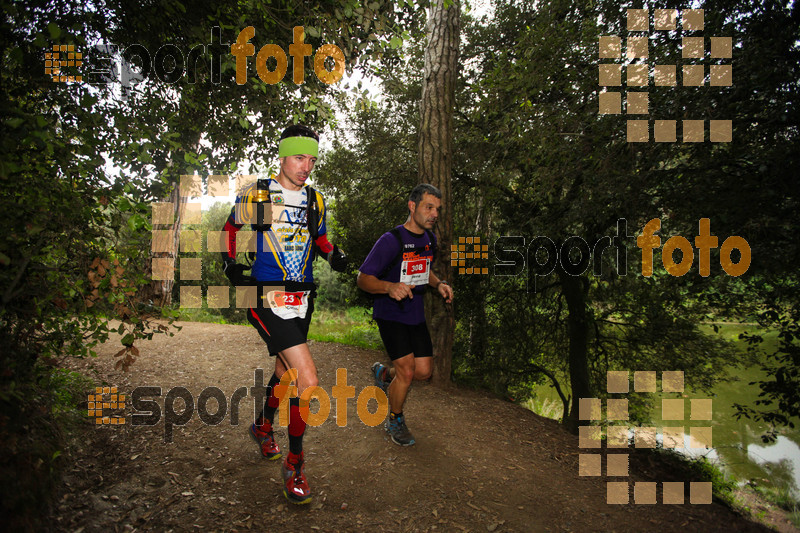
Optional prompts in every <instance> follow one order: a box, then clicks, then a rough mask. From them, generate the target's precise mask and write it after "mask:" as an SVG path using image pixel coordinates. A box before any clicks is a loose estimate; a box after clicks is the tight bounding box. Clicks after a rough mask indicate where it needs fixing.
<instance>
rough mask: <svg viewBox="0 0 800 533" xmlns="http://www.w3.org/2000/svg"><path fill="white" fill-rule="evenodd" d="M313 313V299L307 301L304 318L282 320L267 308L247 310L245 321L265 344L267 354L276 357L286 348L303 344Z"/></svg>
mask: <svg viewBox="0 0 800 533" xmlns="http://www.w3.org/2000/svg"><path fill="white" fill-rule="evenodd" d="M313 313H314V299H313V298H309V299H308V310H307V311H306V317H305V318H291V319H289V320H284V319H283V318H281V317H279V316H277V315H276V314H275V313H273V312H272V309H270V308H269V307H266V308H261V309H256V308H252V307H251V308H250V309H248V310H247V320H248V321H249V322H250V323H251V324H252V325H253V327H255V328H256V330H257V331H258V334H259V335H261V338H262V339H264V342H266V343H267V348H268V349H269V354H270V355H271V356H273V357H274V356H276V355H278V352H282V351H283V350H285V349H286V348H291V347H292V346H297V345H298V344H304V343H305V342H306V341H307V340H308V326H309V325H310V324H311V315H312V314H313Z"/></svg>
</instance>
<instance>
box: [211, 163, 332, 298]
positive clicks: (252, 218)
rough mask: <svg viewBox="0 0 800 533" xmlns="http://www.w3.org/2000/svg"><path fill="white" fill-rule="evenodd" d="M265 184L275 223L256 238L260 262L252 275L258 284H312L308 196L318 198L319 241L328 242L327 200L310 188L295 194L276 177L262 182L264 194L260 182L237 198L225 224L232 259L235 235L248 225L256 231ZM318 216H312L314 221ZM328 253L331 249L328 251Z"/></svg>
mask: <svg viewBox="0 0 800 533" xmlns="http://www.w3.org/2000/svg"><path fill="white" fill-rule="evenodd" d="M265 182H267V183H266V185H267V187H268V189H269V197H270V201H271V203H269V204H266V206H267V208H270V207H271V209H272V223H271V226H270V229H269V230H268V231H266V232H259V233H260V235H258V237H257V239H256V243H257V244H256V259H255V262H254V263H253V267H252V271H251V275H252V276H253V277H255V278H256V279H257V280H258V281H264V282H271V281H296V282H311V281H313V279H314V275H313V269H312V264H311V263H312V260H313V254H312V251H313V243H312V239H311V235H310V233H309V230H308V209H307V206H308V193H309V191H314V194H315V195H316V211H317V212H318V213H319V215H318V216H317V235H318V237H317V240H318V243H319V242H320V240H321V241H323V242H325V243H327V238H325V237H324V236H325V234H326V233H327V228H326V225H325V201H324V199H323V198H322V195H321V194H320V193H319V192H317V191H315V190H314V189H311V188H310V187H308V186H306V187H303V188H302V189H301V190H299V191H291V190H288V189H284V188H283V187H281V185H280V183H278V182H277V181H276V180H275V179H274V178H270V179H269V180H262V191H259V190H258V186H257V184H256V183H254V184H252V185H250V186H248V187H246V188H245V189H243V190H242V191H241V193H240V194H239V195H238V196H237V197H236V204H235V205H234V207H233V209H232V210H231V215H230V216H229V217H228V221H227V222H226V224H225V228H224V231H227V232H228V243H229V244H228V253H227V254H225V253H224V252H223V255H227V256H228V257H230V258H232V259H235V257H236V247H235V233H236V231H238V229H239V228H241V227H242V226H243V225H244V224H248V223H249V224H251V226H253V230H254V231H257V230H256V228H255V222H256V205H257V204H256V197H257V196H258V195H259V194H264V193H265V191H263V189H266V188H267V187H265V186H264V185H265ZM313 218H314V217H312V220H313ZM325 251H327V250H325Z"/></svg>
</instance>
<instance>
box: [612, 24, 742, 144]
mask: <svg viewBox="0 0 800 533" xmlns="http://www.w3.org/2000/svg"><path fill="white" fill-rule="evenodd" d="M652 18H653V23H652V27H653V28H654V29H655V30H656V31H675V32H677V31H678V18H679V17H678V10H677V9H656V10H654V13H653V17H652ZM680 20H681V24H680V32H681V39H680V47H681V57H682V59H683V60H684V62H683V65H681V66H680V68H678V65H660V64H651V63H650V62H649V61H648V58H649V55H650V54H649V31H650V27H651V24H650V11H649V10H647V9H628V10H627V15H626V22H627V30H628V35H627V38H626V39H625V40H624V42H623V39H622V38H621V37H620V36H618V35H603V36H601V37H600V39H599V41H600V42H599V56H600V59H601V61H602V60H604V59H613V60H621V59H625V60H627V63H625V64H622V63H601V64H600V65H599V86H600V87H601V88H603V92H601V93H600V94H599V114H601V115H616V114H621V113H622V102H623V93H622V92H621V91H619V92H618V91H617V90H614V89H615V88H616V87H622V85H623V84H624V85H625V87H626V89H627V91H626V92H625V93H624V100H625V113H626V114H627V115H649V114H650V105H649V100H650V99H649V92H648V90H647V88H648V87H649V86H651V85H655V86H657V87H659V86H662V87H668V86H672V87H674V86H677V85H678V80H679V79H680V84H681V85H682V86H683V87H705V86H706V85H708V86H710V87H730V86H731V85H733V66H732V65H731V64H730V63H719V62H717V63H715V64H710V65H706V64H704V63H703V60H704V59H705V58H706V57H708V58H710V60H711V61H716V60H725V59H730V58H731V57H732V53H733V41H732V39H731V38H730V37H716V36H715V37H710V38H708V39H706V37H704V36H703V35H702V34H699V35H698V32H702V30H703V29H704V27H705V13H704V10H702V9H687V10H684V11H683V12H682V14H681V17H680ZM623 45H624V55H623ZM706 52H708V55H706ZM623 73H624V74H625V76H624V77H623ZM623 80H624V83H623ZM626 126H627V139H628V142H649V141H650V140H651V131H652V139H653V140H654V141H655V142H677V140H678V133H677V131H678V121H677V120H661V119H656V120H649V119H640V118H630V119H628V120H627V121H626ZM681 130H682V131H681V141H682V142H704V141H705V140H706V134H705V132H706V121H705V120H691V119H687V120H682V121H681ZM708 140H709V141H711V142H731V141H732V140H733V123H732V121H730V120H709V121H708Z"/></svg>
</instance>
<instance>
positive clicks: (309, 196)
mask: <svg viewBox="0 0 800 533" xmlns="http://www.w3.org/2000/svg"><path fill="white" fill-rule="evenodd" d="M306 223H307V224H308V234H309V235H310V236H311V240H312V241H314V240H316V239H317V237H319V206H317V191H316V190H315V189H314V187H312V186H311V185H306Z"/></svg>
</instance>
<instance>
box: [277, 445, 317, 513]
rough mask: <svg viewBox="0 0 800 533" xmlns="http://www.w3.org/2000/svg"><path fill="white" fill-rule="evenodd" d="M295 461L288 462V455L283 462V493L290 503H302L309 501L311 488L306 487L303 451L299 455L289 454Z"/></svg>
mask: <svg viewBox="0 0 800 533" xmlns="http://www.w3.org/2000/svg"><path fill="white" fill-rule="evenodd" d="M289 456H290V457H292V456H294V457H292V459H295V458H296V459H297V462H292V463H290V462H289V457H287V458H286V460H285V461H284V462H283V468H282V470H283V495H284V496H286V499H287V500H289V501H290V502H292V503H296V504H304V503H309V502H310V501H311V489H310V488H308V481H306V474H305V472H304V470H305V465H304V463H303V453H302V452H301V453H300V455H294V454H289Z"/></svg>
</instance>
